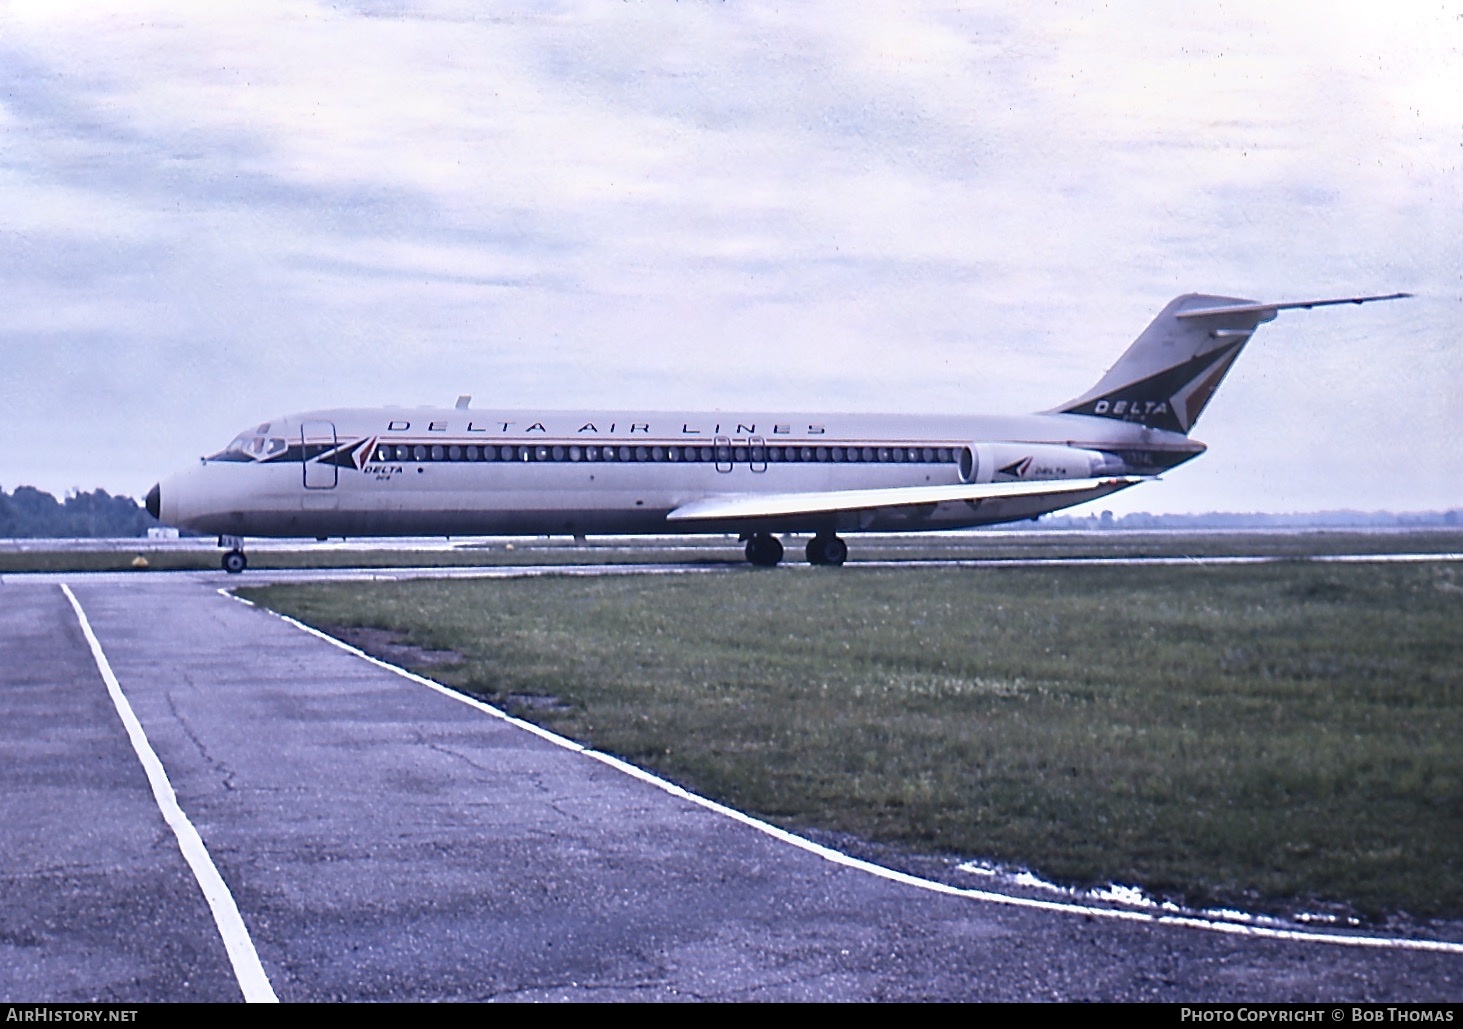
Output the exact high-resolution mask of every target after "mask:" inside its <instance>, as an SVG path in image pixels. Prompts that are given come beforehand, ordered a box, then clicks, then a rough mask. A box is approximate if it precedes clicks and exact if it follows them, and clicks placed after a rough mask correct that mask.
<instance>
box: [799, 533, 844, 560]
mask: <svg viewBox="0 0 1463 1029" xmlns="http://www.w3.org/2000/svg"><path fill="white" fill-rule="evenodd" d="M806 553H807V555H808V564H810V565H832V566H833V567H835V568H836V567H838V566H839V565H841V564H843V562H844V561H846V560H847V559H848V544H847V543H845V542H843V540H841V539H839V538H838V537H837V536H832V535H829V536H814V537H813V538H812V539H810V540H808V549H807V551H806Z"/></svg>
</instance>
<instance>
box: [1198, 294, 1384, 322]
mask: <svg viewBox="0 0 1463 1029" xmlns="http://www.w3.org/2000/svg"><path fill="white" fill-rule="evenodd" d="M1411 296H1412V294H1411V293H1388V294H1387V295H1386V296H1375V297H1337V298H1335V299H1332V300H1291V301H1287V302H1286V303H1283V304H1236V305H1234V306H1232V307H1200V308H1195V309H1191V310H1188V311H1180V312H1178V315H1177V317H1179V318H1215V317H1219V316H1220V315H1226V314H1262V313H1270V314H1273V313H1274V312H1276V311H1291V310H1295V309H1298V308H1304V309H1305V310H1307V311H1309V310H1310V309H1311V308H1313V307H1330V306H1332V305H1333V304H1370V303H1371V302H1372V301H1374V300H1406V299H1407V298H1409V297H1411ZM1262 320H1264V321H1268V320H1269V319H1268V318H1267V319H1262Z"/></svg>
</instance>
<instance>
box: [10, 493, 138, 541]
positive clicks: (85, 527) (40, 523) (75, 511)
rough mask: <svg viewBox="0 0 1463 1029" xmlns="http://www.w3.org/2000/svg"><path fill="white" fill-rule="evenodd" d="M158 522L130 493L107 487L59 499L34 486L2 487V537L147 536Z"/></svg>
mask: <svg viewBox="0 0 1463 1029" xmlns="http://www.w3.org/2000/svg"><path fill="white" fill-rule="evenodd" d="M156 524H157V522H156V521H155V520H154V519H153V517H152V516H151V515H149V514H148V513H147V512H146V511H145V510H144V509H143V507H142V505H141V504H139V503H138V502H137V501H135V500H133V499H132V498H131V497H114V496H112V495H111V494H110V493H108V492H107V491H106V490H103V489H99V490H95V491H93V492H91V493H73V494H71V495H70V496H69V497H67V498H66V499H65V500H64V501H58V500H57V499H56V498H55V497H53V496H51V494H49V493H47V492H45V491H44V490H38V489H36V488H35V487H34V486H18V487H16V489H15V492H14V493H6V492H5V491H4V490H3V489H0V537H4V538H18V537H30V538H35V537H43V538H56V537H76V536H146V535H147V530H148V529H150V528H152V527H153V526H154V525H156Z"/></svg>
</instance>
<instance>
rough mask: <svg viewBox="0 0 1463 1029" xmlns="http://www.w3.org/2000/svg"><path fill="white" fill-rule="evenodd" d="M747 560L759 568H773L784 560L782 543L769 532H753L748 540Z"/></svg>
mask: <svg viewBox="0 0 1463 1029" xmlns="http://www.w3.org/2000/svg"><path fill="white" fill-rule="evenodd" d="M747 560H748V561H750V562H752V564H754V565H756V566H757V567H758V568H772V567H774V566H776V564H777V562H779V561H781V560H782V544H781V543H780V542H778V539H777V537H776V536H773V535H770V534H769V533H765V532H757V533H753V534H752V536H751V538H750V539H748V540H747Z"/></svg>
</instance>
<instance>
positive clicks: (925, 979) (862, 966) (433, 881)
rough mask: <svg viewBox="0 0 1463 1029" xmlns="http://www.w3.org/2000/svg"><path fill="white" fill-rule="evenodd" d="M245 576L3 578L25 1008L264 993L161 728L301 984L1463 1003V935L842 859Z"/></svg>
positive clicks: (296, 989)
mask: <svg viewBox="0 0 1463 1029" xmlns="http://www.w3.org/2000/svg"><path fill="white" fill-rule="evenodd" d="M374 574H379V573H374ZM392 574H398V573H392ZM479 574H480V573H479ZM63 581H64V583H65V585H66V589H63V587H62V582H63ZM253 581H259V580H258V579H257V578H256V579H254V580H253ZM237 582H238V580H237V579H232V580H230V579H228V578H227V577H226V576H224V575H223V574H222V573H178V574H145V575H136V574H133V575H120V574H119V575H98V576H86V575H71V576H7V577H6V578H5V580H4V582H3V584H0V654H4V660H3V662H0V740H3V742H4V748H5V753H6V754H7V760H6V761H5V762H3V764H0V818H3V820H4V826H5V838H6V845H5V846H4V847H3V848H0V890H3V894H0V895H3V900H0V999H3V1000H6V1001H82V1000H101V1001H173V1000H176V1001H183V1000H195V1001H227V1000H238V999H242V998H243V997H244V996H245V995H246V993H247V992H248V991H249V989H250V984H249V982H248V980H247V974H248V973H247V970H246V971H245V972H241V966H240V963H239V960H238V956H237V954H236V953H235V951H236V950H237V946H228V947H226V939H227V933H226V932H221V929H220V926H221V925H222V924H223V922H222V921H221V920H220V916H219V914H218V903H219V898H217V897H213V896H209V897H206V896H205V888H204V887H201V886H200V879H199V874H198V872H197V869H196V867H195V866H194V864H193V863H191V859H190V860H185V857H184V848H183V847H181V846H180V842H179V841H180V839H181V838H182V837H181V835H180V832H179V831H176V827H175V826H172V825H170V823H169V822H168V821H167V819H166V817H165V814H164V811H163V808H162V807H160V802H159V799H158V797H159V795H160V794H159V788H158V785H157V783H156V782H155V781H152V780H150V779H149V774H148V772H147V771H145V768H144V763H143V760H142V759H141V758H140V757H139V754H140V753H141V751H140V750H139V749H138V739H137V736H138V735H139V734H140V735H141V736H142V737H143V740H144V742H145V745H146V747H147V748H149V749H150V750H151V751H152V753H154V754H155V755H156V761H157V765H158V767H159V768H160V769H161V772H162V775H163V776H164V781H165V788H166V790H167V791H171V793H172V794H173V795H174V796H175V797H176V802H177V807H178V809H179V810H180V812H181V814H182V815H183V816H184V817H185V820H186V823H187V824H188V825H189V826H191V827H193V828H195V829H196V832H197V834H198V837H199V840H200V843H201V846H202V847H203V848H205V849H206V854H207V859H208V860H209V862H210V863H211V864H212V866H213V867H214V868H216V870H217V874H218V876H219V879H220V881H221V883H222V884H223V888H224V889H225V891H226V893H227V895H228V897H227V900H228V903H229V904H232V905H233V907H234V910H235V911H236V912H237V917H238V919H239V921H240V923H241V925H242V928H243V931H244V932H245V933H246V934H247V938H248V945H249V947H250V948H251V949H252V950H253V952H254V953H255V954H256V955H257V962H258V968H259V971H260V973H262V975H263V976H264V977H265V980H266V983H267V991H268V993H269V994H271V995H273V996H277V997H278V998H279V999H281V1000H287V1001H321V1000H394V1001H410V1000H512V999H530V1000H539V999H575V1000H656V999H703V1000H1034V999H1061V1000H1077V999H1083V1000H1144V999H1151V1000H1175V1001H1176V1000H1213V1001H1221V1000H1239V999H1255V1000H1260V999H1268V1000H1297V1001H1299V1000H1318V999H1319V1000H1342V999H1345V1000H1356V1001H1363V1000H1401V1001H1406V1000H1429V1001H1439V1000H1453V1001H1456V1000H1459V999H1463V952H1460V950H1458V949H1447V948H1443V949H1427V948H1423V949H1405V948H1396V947H1391V946H1382V947H1372V946H1346V945H1336V944H1326V943H1317V942H1313V941H1307V940H1303V939H1288V938H1284V937H1283V936H1282V937H1274V936H1271V937H1267V936H1263V935H1262V936H1255V935H1237V934H1236V933H1234V932H1229V931H1210V930H1207V929H1198V928H1192V927H1189V926H1186V925H1182V924H1166V923H1164V922H1162V921H1158V920H1154V919H1143V920H1125V919H1121V918H1109V917H1094V916H1093V915H1091V914H1082V913H1081V912H1078V911H1073V910H1063V909H1042V908H1039V907H1030V906H1015V905H1011V904H1005V903H999V902H994V901H991V900H988V899H982V898H981V897H979V896H978V895H976V894H974V893H972V892H966V893H959V892H955V893H951V892H939V891H938V890H932V889H928V888H923V887H921V886H919V885H918V884H915V883H912V882H908V881H901V880H899V879H898V878H889V877H885V876H880V875H877V874H872V873H871V872H870V871H869V870H867V869H865V868H862V867H859V866H857V865H856V864H849V863H846V862H841V861H839V860H836V859H834V860H830V855H828V854H824V853H819V852H817V851H816V850H814V849H809V848H807V847H805V846H800V845H795V844H794V843H791V842H789V841H787V840H785V839H781V838H778V837H777V836H776V835H772V834H769V833H768V832H766V831H763V830H762V829H759V828H758V827H757V826H756V825H752V824H748V823H747V822H746V821H743V820H739V819H738V818H735V817H731V816H729V815H728V814H727V813H724V812H722V811H719V810H717V809H715V808H714V807H711V806H707V805H705V804H702V803H698V802H697V801H696V800H694V799H693V798H688V797H686V796H682V795H677V794H676V793H675V792H674V791H673V790H667V789H665V788H662V787H661V786H659V785H657V784H656V783H654V782H650V781H646V779H644V778H642V777H637V776H636V775H634V774H630V773H628V772H627V771H626V770H624V769H622V768H619V767H617V766H616V765H615V764H614V763H612V762H608V761H606V760H604V759H602V758H600V757H598V756H596V755H592V754H588V753H584V752H580V751H578V750H576V749H575V748H573V747H571V746H563V745H560V744H558V743H555V742H553V741H551V740H547V739H545V738H543V737H542V736H540V735H537V734H535V733H533V732H531V731H528V730H526V729H525V728H523V727H521V726H519V725H515V724H513V723H512V722H510V721H507V720H505V719H503V718H500V717H495V716H494V715H492V714H491V713H487V712H485V711H482V710H480V709H478V708H475V707H473V706H470V705H468V704H465V703H463V702H462V701H460V700H458V699H454V698H453V697H451V696H448V695H446V694H444V693H442V692H439V691H438V690H435V689H433V688H431V687H429V686H428V685H425V684H423V683H421V682H419V681H416V680H414V679H412V678H409V677H405V676H403V675H401V674H398V673H396V672H394V671H392V670H390V669H388V668H386V667H383V666H381V665H379V664H377V663H374V662H372V661H369V660H366V659H364V658H363V657H361V656H359V655H358V654H355V653H352V652H350V651H348V650H346V649H343V648H341V647H339V646H336V645H334V644H332V643H331V642H330V641H328V640H325V639H322V638H320V637H318V636H316V635H313V634H311V633H309V632H306V631H304V630H302V629H301V628H299V627H297V626H295V625H293V624H291V623H289V622H287V621H285V620H283V619H280V618H278V617H276V616H274V615H272V614H270V613H268V612H266V611H262V610H259V609H255V608H251V607H249V606H246V605H245V604H243V603H241V602H239V601H237V600H234V599H232V598H230V597H228V596H226V595H224V594H222V593H221V592H220V587H224V586H228V585H232V584H234V583H237ZM68 594H69V596H68ZM71 597H74V599H75V605H76V606H74V607H73V604H72V601H71V599H70V598H71ZM88 627H89V630H90V631H91V633H93V634H94V639H95V648H93V645H92V643H91V641H90V640H88V638H87V629H88ZM108 674H110V675H111V676H112V677H113V679H114V682H115V686H116V687H117V690H118V691H119V692H120V694H121V695H122V696H123V697H124V698H125V701H124V704H125V707H126V708H127V709H130V711H132V712H133V713H134V715H135V718H136V723H137V726H136V731H135V732H133V733H132V734H131V735H130V736H129V732H128V729H127V727H126V725H125V723H124V714H123V713H121V711H120V709H119V706H118V704H117V703H114V698H113V697H112V696H111V695H110V694H109V690H108V683H107V680H106V676H107V675H108ZM235 943H237V941H235ZM255 986H256V989H257V984H255ZM253 995H254V996H256V997H258V996H259V994H258V993H257V992H256V993H255V994H253Z"/></svg>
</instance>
